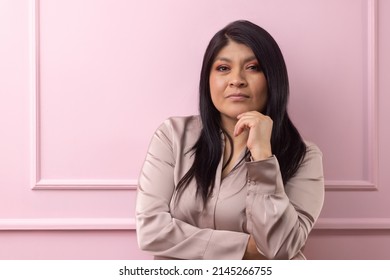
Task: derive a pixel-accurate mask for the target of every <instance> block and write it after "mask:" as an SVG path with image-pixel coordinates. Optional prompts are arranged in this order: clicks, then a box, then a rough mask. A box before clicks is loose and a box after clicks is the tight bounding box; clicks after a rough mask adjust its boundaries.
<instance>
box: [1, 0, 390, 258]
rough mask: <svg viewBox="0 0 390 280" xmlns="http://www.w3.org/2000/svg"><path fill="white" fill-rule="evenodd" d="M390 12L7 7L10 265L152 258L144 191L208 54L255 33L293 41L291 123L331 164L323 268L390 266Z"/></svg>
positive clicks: (256, 0) (76, 0) (134, 5)
mask: <svg viewBox="0 0 390 280" xmlns="http://www.w3.org/2000/svg"><path fill="white" fill-rule="evenodd" d="M389 13H390V1H387V0H318V1H311V0H296V1H287V0H273V1H266V0H246V1H238V0H235V1H234V0H216V1H208V0H198V1H182V0H164V1H158V0H147V1H130V0H127V1H126V0H115V1H108V0H82V1H80V0H68V1H59V0H56V1H53V0H29V1H28V0H0V40H1V41H0V128H1V138H0V244H1V250H0V259H148V258H150V256H149V255H147V254H145V253H142V252H140V250H139V249H138V246H137V243H136V233H135V225H134V202H135V194H136V193H135V188H136V183H137V177H138V173H139V171H140V168H141V165H142V162H143V159H144V156H145V153H146V149H147V146H148V144H149V141H150V138H151V136H152V134H153V132H154V130H155V129H156V127H157V126H158V124H160V123H161V122H162V121H163V120H164V119H165V118H167V117H168V116H172V115H189V114H196V113H197V87H198V77H199V71H200V64H201V59H202V55H203V53H204V50H205V48H206V45H207V43H208V41H209V39H210V38H211V36H212V35H213V34H214V33H215V32H216V31H218V30H219V29H220V28H222V27H223V26H225V25H226V24H227V23H229V22H231V21H233V20H236V19H248V20H251V21H253V22H255V23H257V24H259V25H260V26H263V27H264V28H265V29H267V30H268V31H269V32H270V33H271V34H272V35H273V36H274V37H275V39H276V40H277V41H278V43H279V45H280V47H281V49H282V51H283V53H284V55H285V59H286V62H287V66H288V70H289V75H290V82H291V102H290V114H291V116H292V119H293V120H294V122H295V123H296V125H297V126H298V127H299V128H300V130H301V132H302V134H303V135H304V137H305V138H306V139H307V140H310V141H313V142H315V143H316V144H317V145H318V146H319V147H320V148H321V150H322V151H323V153H324V166H325V175H326V201H325V205H324V209H323V212H322V214H321V217H320V219H319V221H318V224H317V225H316V227H315V228H314V230H313V232H312V233H311V236H310V238H309V241H308V243H307V246H306V249H305V253H306V256H307V257H308V258H310V259H390V234H389V233H390V203H389V202H390V201H389V200H390V188H389V182H390V172H388V170H387V169H388V166H389V165H390V148H389V146H388V143H390V132H389V129H388V127H389V125H388V123H387V122H388V120H390V110H388V108H389V106H390V95H389V94H388V93H389V91H390V79H389V77H388V76H389V73H390V54H389V52H388V50H389V49H390V33H389V29H388V27H389V26H390V18H389V17H388V15H389Z"/></svg>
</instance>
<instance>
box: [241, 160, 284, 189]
mask: <svg viewBox="0 0 390 280" xmlns="http://www.w3.org/2000/svg"><path fill="white" fill-rule="evenodd" d="M246 166H247V170H248V181H247V183H248V186H249V189H250V190H252V191H254V192H255V193H259V194H275V193H279V192H283V191H284V186H283V179H282V174H281V173H280V167H279V162H278V160H277V158H276V157H275V156H274V155H273V156H272V157H269V158H267V159H265V160H260V161H252V162H246Z"/></svg>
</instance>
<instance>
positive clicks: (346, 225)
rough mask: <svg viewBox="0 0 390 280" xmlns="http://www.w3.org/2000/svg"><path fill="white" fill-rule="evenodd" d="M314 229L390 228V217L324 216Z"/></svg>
mask: <svg viewBox="0 0 390 280" xmlns="http://www.w3.org/2000/svg"><path fill="white" fill-rule="evenodd" d="M313 230H390V218H322V219H318V221H317V223H316V225H315V226H314V228H313Z"/></svg>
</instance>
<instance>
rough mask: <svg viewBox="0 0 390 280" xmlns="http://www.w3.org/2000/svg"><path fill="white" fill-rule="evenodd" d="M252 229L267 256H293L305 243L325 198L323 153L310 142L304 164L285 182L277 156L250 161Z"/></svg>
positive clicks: (280, 257)
mask: <svg viewBox="0 0 390 280" xmlns="http://www.w3.org/2000/svg"><path fill="white" fill-rule="evenodd" d="M247 167H248V197H247V202H246V203H247V209H246V214H247V218H248V231H249V232H250V234H251V236H253V239H254V240H255V243H256V246H257V249H258V251H259V252H260V253H261V254H262V255H264V256H265V258H267V259H291V258H293V257H294V256H295V255H296V254H297V253H298V252H299V251H300V250H301V249H302V247H303V246H304V245H305V243H306V240H307V237H308V234H309V232H310V231H311V229H312V227H313V225H314V223H315V222H316V220H317V218H318V216H319V214H320V211H321V209H322V205H323V200H324V180H323V168H322V154H321V152H320V150H319V149H318V148H317V147H316V146H315V145H309V146H308V147H307V152H306V155H305V158H304V160H303V162H302V165H301V166H300V168H299V169H298V171H297V173H296V174H295V176H294V177H292V178H291V179H290V180H289V181H288V182H287V184H286V186H284V185H283V181H282V176H281V173H280V170H279V163H278V160H277V158H276V157H275V156H272V157H270V158H268V159H266V160H262V161H255V162H248V163H247Z"/></svg>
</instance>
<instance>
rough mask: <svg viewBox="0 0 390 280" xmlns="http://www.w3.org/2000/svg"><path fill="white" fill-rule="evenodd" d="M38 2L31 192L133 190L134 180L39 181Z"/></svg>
mask: <svg viewBox="0 0 390 280" xmlns="http://www.w3.org/2000/svg"><path fill="white" fill-rule="evenodd" d="M39 2H40V1H39V0H30V2H29V4H30V17H31V20H30V25H31V28H30V65H31V68H30V71H31V78H30V91H31V118H30V119H31V124H30V125H31V164H30V166H31V175H30V177H31V183H30V184H31V189H33V190H135V189H136V188H137V179H136V178H134V179H127V180H117V179H108V180H106V179H104V180H101V179H88V180H72V179H65V180H63V179H54V180H46V179H44V178H41V157H40V154H41V139H40V136H41V135H40V118H41V116H40V67H39V61H40V47H39V45H40V36H39V26H40V18H39V4H40V3H39Z"/></svg>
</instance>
